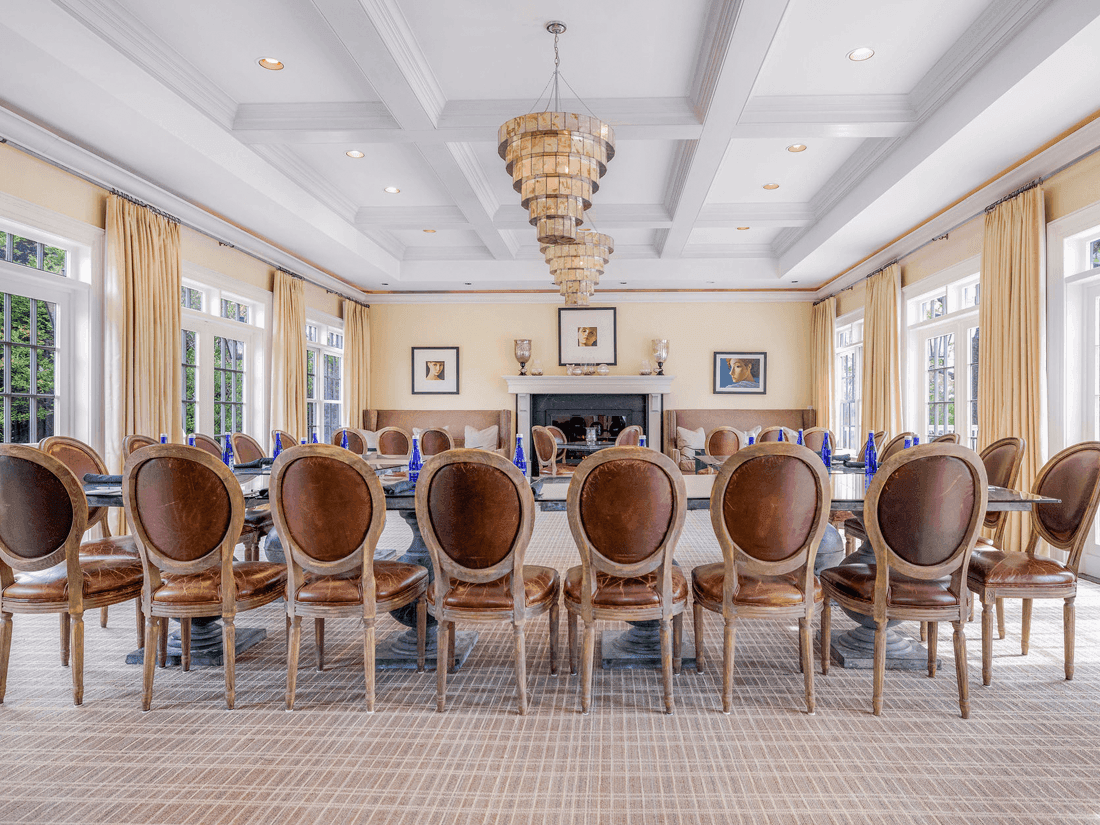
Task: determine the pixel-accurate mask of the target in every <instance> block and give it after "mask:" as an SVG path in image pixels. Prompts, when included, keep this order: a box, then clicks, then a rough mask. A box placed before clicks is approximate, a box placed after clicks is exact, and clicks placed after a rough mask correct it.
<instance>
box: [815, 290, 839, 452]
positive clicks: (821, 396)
mask: <svg viewBox="0 0 1100 825" xmlns="http://www.w3.org/2000/svg"><path fill="white" fill-rule="evenodd" d="M835 363H836V298H835V297H833V298H826V299H825V300H824V301H822V302H821V303H819V304H817V305H815V306H814V308H813V310H812V315H811V316H810V370H811V378H812V381H813V388H812V389H813V403H814V409H815V410H817V426H819V427H825V428H827V429H830V430H831V429H832V426H833V388H834V387H835V386H836V383H835V381H834V379H833V367H834V365H835ZM830 446H831V447H832V448H833V449H834V450H835V449H836V445H835V444H832V445H830Z"/></svg>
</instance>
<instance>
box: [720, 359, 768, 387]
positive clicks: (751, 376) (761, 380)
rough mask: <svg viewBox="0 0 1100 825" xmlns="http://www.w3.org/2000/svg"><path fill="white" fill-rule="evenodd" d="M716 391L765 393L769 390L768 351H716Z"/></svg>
mask: <svg viewBox="0 0 1100 825" xmlns="http://www.w3.org/2000/svg"><path fill="white" fill-rule="evenodd" d="M714 392H715V393H719V394H727V393H728V394H730V395H765V394H766V393H767V392H768V353H766V352H716V353H714Z"/></svg>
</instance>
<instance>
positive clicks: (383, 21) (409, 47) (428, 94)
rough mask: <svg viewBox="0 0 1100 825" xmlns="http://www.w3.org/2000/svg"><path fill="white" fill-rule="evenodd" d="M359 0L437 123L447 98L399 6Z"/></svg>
mask: <svg viewBox="0 0 1100 825" xmlns="http://www.w3.org/2000/svg"><path fill="white" fill-rule="evenodd" d="M359 4H360V5H361V6H362V7H363V11H365V12H366V13H367V17H369V18H370V21H371V23H372V24H373V25H374V27H375V29H377V30H378V34H379V36H380V37H381V38H382V40H383V42H384V43H385V44H386V46H387V47H388V48H389V51H390V56H391V58H392V59H393V61H394V63H396V64H397V68H398V70H399V71H400V72H401V76H402V77H403V78H404V79H405V82H406V83H408V84H409V86H410V87H411V89H412V92H413V94H414V95H415V96H416V99H417V101H418V102H419V103H420V106H421V108H422V109H423V110H424V112H425V113H426V114H427V115H428V118H429V119H430V120H431V121H432V123H437V122H438V121H439V117H440V115H442V114H443V107H444V105H445V104H446V102H447V98H446V96H445V95H444V94H443V89H442V87H440V85H439V81H438V80H436V77H435V73H434V72H433V71H432V67H431V64H430V63H429V62H428V58H427V56H426V55H425V54H424V52H423V51H421V49H420V44H419V43H417V42H416V37H415V36H414V35H413V32H412V29H411V28H410V27H409V23H408V21H407V20H406V19H405V15H403V14H402V13H401V9H400V7H399V6H398V4H397V3H396V2H395V0H359Z"/></svg>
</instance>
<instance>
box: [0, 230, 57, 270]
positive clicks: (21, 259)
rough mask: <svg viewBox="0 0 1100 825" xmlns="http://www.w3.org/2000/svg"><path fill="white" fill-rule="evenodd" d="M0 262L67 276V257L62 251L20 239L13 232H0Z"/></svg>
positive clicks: (34, 241) (31, 240)
mask: <svg viewBox="0 0 1100 825" xmlns="http://www.w3.org/2000/svg"><path fill="white" fill-rule="evenodd" d="M0 261H10V262H11V263H13V264H19V265H20V266H29V267H31V268H32V269H40V270H42V271H43V272H51V273H53V274H54V275H60V276H62V277H65V276H66V275H67V274H68V273H67V272H66V264H67V263H68V255H67V254H66V252H65V250H64V249H60V248H59V247H56V246H49V245H48V244H45V243H43V242H41V241H36V240H34V239H33V238H23V237H20V236H19V235H17V234H15V233H14V232H3V231H0Z"/></svg>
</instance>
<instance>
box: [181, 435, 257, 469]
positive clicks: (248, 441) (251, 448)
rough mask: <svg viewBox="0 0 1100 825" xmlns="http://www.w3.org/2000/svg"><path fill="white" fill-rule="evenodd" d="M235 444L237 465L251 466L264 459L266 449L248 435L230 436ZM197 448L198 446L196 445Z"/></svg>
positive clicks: (234, 450) (234, 454)
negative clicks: (254, 462)
mask: <svg viewBox="0 0 1100 825" xmlns="http://www.w3.org/2000/svg"><path fill="white" fill-rule="evenodd" d="M230 440H231V441H232V442H233V462H234V463H235V464H251V463H252V462H253V461H259V460H260V459H261V458H263V457H264V448H263V447H261V446H260V442H259V441H257V440H256V439H254V438H253V437H252V436H250V435H247V434H246V433H233V435H231V436H230ZM196 446H198V445H197V444H196Z"/></svg>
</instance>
